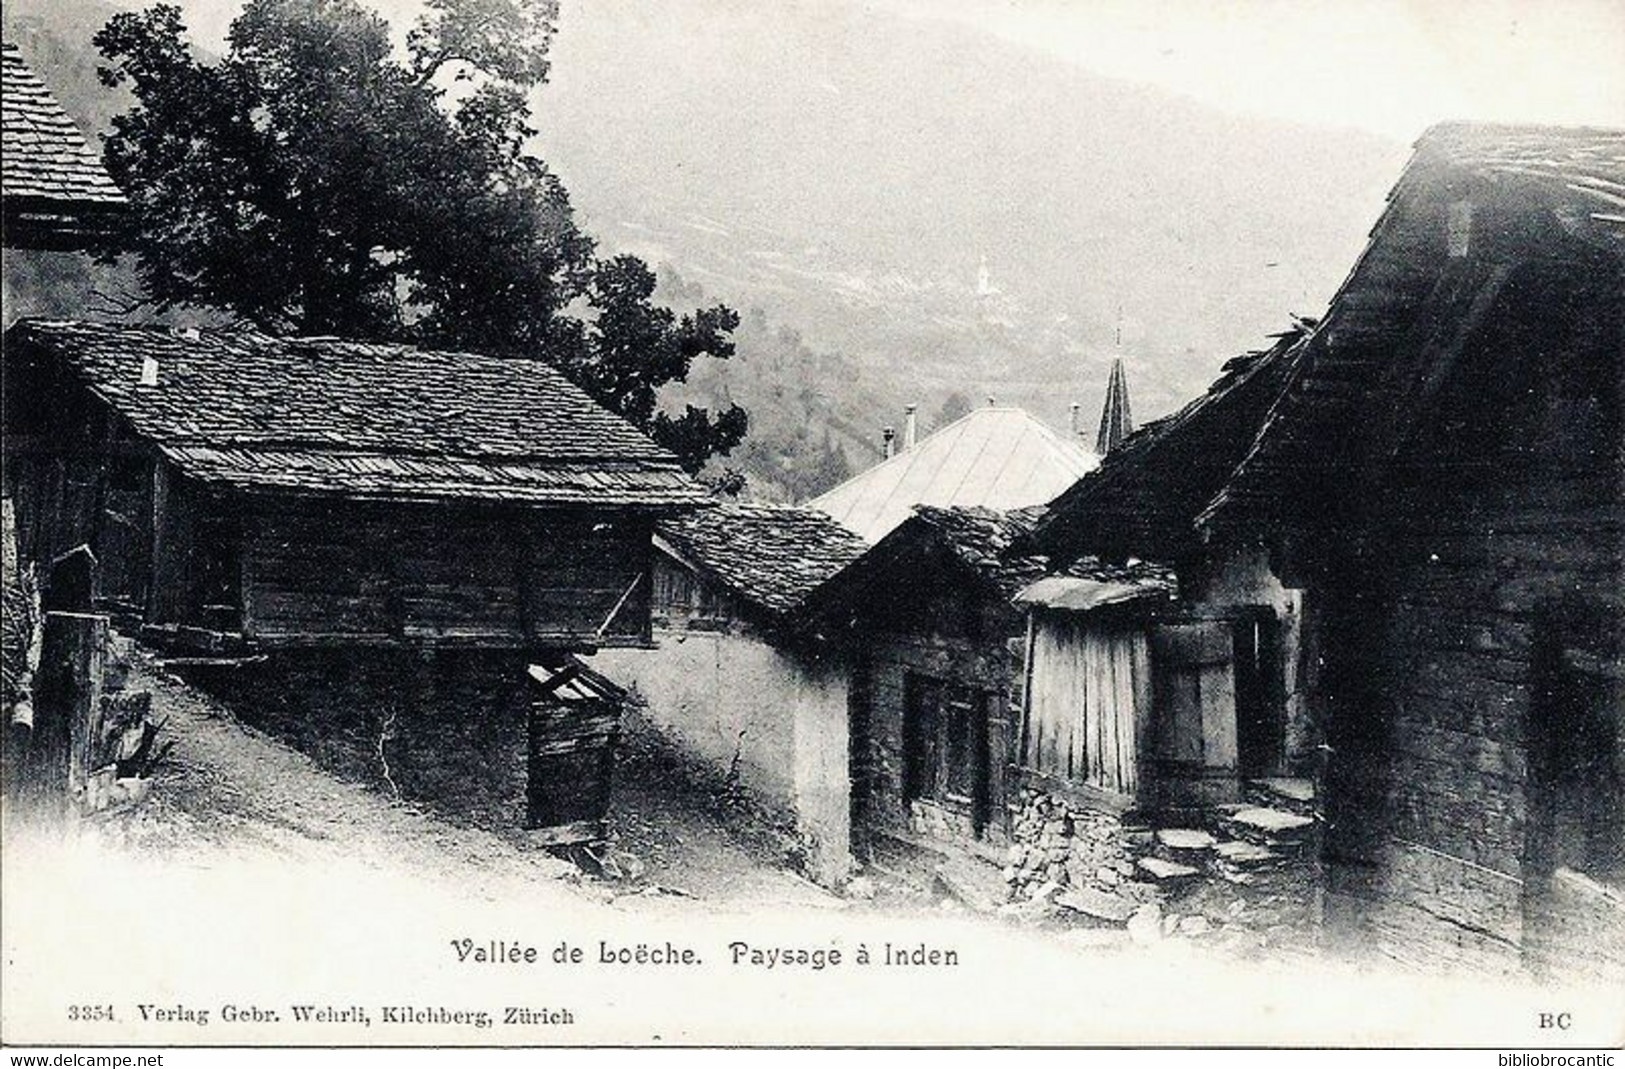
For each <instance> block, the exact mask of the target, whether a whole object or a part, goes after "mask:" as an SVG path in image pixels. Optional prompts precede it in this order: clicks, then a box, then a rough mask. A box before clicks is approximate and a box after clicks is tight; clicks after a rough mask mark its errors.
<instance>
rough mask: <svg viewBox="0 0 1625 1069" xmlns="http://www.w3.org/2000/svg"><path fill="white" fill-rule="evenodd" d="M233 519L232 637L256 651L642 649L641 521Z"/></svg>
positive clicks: (440, 515) (311, 515)
mask: <svg viewBox="0 0 1625 1069" xmlns="http://www.w3.org/2000/svg"><path fill="white" fill-rule="evenodd" d="M239 522H240V524H241V532H242V534H241V537H242V539H243V545H242V551H241V559H242V575H243V578H242V590H243V606H242V607H243V631H244V635H245V637H247V638H248V639H250V640H252V641H254V642H256V643H259V644H263V645H269V646H275V645H300V644H319V643H326V642H347V643H348V642H358V643H370V644H380V643H391V642H397V641H399V642H404V643H407V644H442V645H462V646H525V645H551V646H583V645H585V646H616V645H643V644H647V643H648V641H649V624H648V621H649V609H648V607H649V582H648V568H649V537H650V535H649V532H650V524H649V521H647V520H640V519H637V518H631V517H625V516H621V515H614V516H611V515H603V516H600V515H595V514H593V513H588V512H562V511H540V510H515V509H496V508H488V507H481V506H477V505H470V504H450V505H443V506H430V505H404V504H401V505H396V504H373V503H362V502H344V501H340V502H327V501H318V500H314V499H307V500H298V499H277V500H274V501H268V500H262V499H256V500H253V502H252V504H251V505H250V506H249V507H248V508H245V509H244V510H243V511H242V513H241V514H240V519H239Z"/></svg>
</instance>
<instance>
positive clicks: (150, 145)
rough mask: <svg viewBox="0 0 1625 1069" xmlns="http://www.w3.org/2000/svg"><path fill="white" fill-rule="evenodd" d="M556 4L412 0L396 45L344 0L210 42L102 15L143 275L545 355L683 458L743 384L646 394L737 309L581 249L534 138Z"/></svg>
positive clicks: (286, 315) (118, 162) (729, 413)
mask: <svg viewBox="0 0 1625 1069" xmlns="http://www.w3.org/2000/svg"><path fill="white" fill-rule="evenodd" d="M556 16H557V2H556V0H427V3H426V10H425V13H424V15H423V16H422V18H421V19H420V20H419V21H418V23H417V24H416V26H415V27H414V28H413V29H412V30H411V32H410V33H409V34H408V35H407V38H406V44H405V48H404V51H402V50H401V49H398V48H396V47H395V45H394V44H393V43H392V42H391V39H390V33H389V25H388V24H387V23H386V22H385V21H384V20H383V19H382V18H380V17H379V16H377V15H375V14H373V13H372V12H370V11H368V10H367V9H366V8H364V7H362V6H361V5H360V4H359V3H357V2H356V0H248V3H247V4H246V5H245V6H244V9H243V12H242V14H241V15H240V16H239V17H238V18H237V19H236V21H235V22H234V23H233V24H232V27H231V30H230V33H229V36H228V39H227V47H226V53H225V56H224V57H223V58H222V59H221V60H220V61H219V62H218V63H213V64H205V63H202V62H200V61H199V60H198V59H197V58H196V56H195V55H194V54H193V52H192V49H191V47H190V45H189V43H188V41H187V37H186V29H185V26H184V25H183V23H182V20H181V15H180V11H179V9H178V8H176V7H174V6H171V5H159V6H156V7H153V8H151V9H149V10H146V11H141V12H127V13H121V14H118V15H116V16H114V17H113V18H112V19H111V20H110V21H109V22H108V24H107V25H106V27H105V28H104V29H103V30H102V31H101V32H100V33H99V34H97V36H96V45H97V47H98V48H99V49H100V50H101V54H102V56H103V57H104V59H105V60H106V66H104V67H103V68H102V71H101V76H102V79H103V81H104V82H106V83H107V84H108V85H114V86H116V85H128V86H129V88H130V90H131V91H132V93H133V96H134V100H135V103H134V105H133V106H132V107H131V109H130V110H129V111H128V112H126V113H125V114H123V115H120V116H118V117H116V118H115V120H114V123H113V130H112V133H111V135H110V136H109V138H108V142H107V149H106V159H107V164H108V167H109V169H110V170H111V171H112V173H113V176H114V178H115V179H117V180H118V181H119V183H120V184H121V185H122V186H123V187H124V189H125V190H126V192H127V193H128V194H129V196H130V198H131V200H132V202H133V204H134V206H135V209H136V210H135V211H133V212H132V213H130V220H131V223H130V230H129V231H128V233H127V234H125V235H124V245H125V250H126V251H128V252H131V253H133V254H134V256H135V258H136V263H137V270H138V272H139V275H140V278H141V280H142V283H143V285H144V287H145V289H146V291H147V293H148V294H149V295H150V297H151V298H152V300H153V301H154V302H155V303H156V304H157V305H158V306H159V307H160V308H162V309H167V308H171V307H175V306H178V305H204V306H210V307H214V308H218V309H222V310H225V311H227V312H230V313H231V314H233V315H235V316H238V317H240V318H241V319H243V320H246V321H248V322H249V323H252V324H254V325H255V326H257V327H259V328H261V329H265V330H268V331H274V332H296V333H302V334H331V335H340V336H346V337H364V338H377V339H388V340H402V341H411V342H415V343H418V344H424V345H434V346H441V347H452V348H467V349H474V350H478V351H482V352H490V353H497V354H501V355H506V356H512V357H516V358H541V359H545V360H548V361H549V362H551V363H553V364H555V365H557V366H558V367H560V368H561V369H562V370H564V372H565V373H566V374H567V375H569V376H570V377H571V378H572V379H574V380H575V381H576V382H578V383H579V384H580V385H581V386H582V387H583V388H585V389H586V390H587V391H588V392H589V393H591V394H593V396H595V397H597V398H598V399H599V400H600V401H602V402H603V403H604V404H605V405H607V406H608V407H610V408H612V409H613V410H615V411H616V412H619V413H620V414H621V415H623V416H625V417H626V418H627V419H629V420H631V421H632V422H633V423H635V424H636V425H638V426H639V427H642V428H643V429H644V430H646V431H648V432H649V433H650V434H651V435H653V436H654V437H655V438H656V440H658V441H660V442H661V443H662V444H664V445H666V446H667V447H668V448H671V449H673V451H675V452H676V453H677V454H678V455H679V457H680V458H681V459H682V460H683V463H684V465H685V466H686V467H688V468H689V470H691V471H698V470H699V468H700V467H701V466H702V465H703V464H704V463H705V461H706V459H707V458H708V457H710V456H712V455H714V454H719V453H722V454H725V453H727V452H728V451H730V450H731V449H732V448H733V447H734V446H735V445H737V444H738V443H739V441H740V440H741V439H742V438H743V437H744V434H745V429H746V424H747V420H746V417H745V413H744V411H743V410H741V409H739V408H738V406H731V407H729V408H727V409H724V410H722V411H720V412H716V413H712V412H710V411H708V410H706V409H699V408H693V407H690V408H689V409H688V410H687V411H685V412H683V413H682V414H680V415H676V416H672V415H668V414H666V413H663V412H660V411H659V410H658V408H657V399H658V393H659V390H660V388H661V387H662V386H664V385H666V384H667V383H670V382H678V381H682V379H683V378H684V377H685V376H686V375H687V374H688V371H689V368H690V367H691V366H692V364H693V362H694V360H695V359H697V358H700V357H706V356H709V357H717V358H726V357H728V356H730V355H731V354H732V352H733V342H732V340H731V337H730V335H731V332H732V330H733V329H734V328H735V327H736V326H737V325H738V317H737V315H735V313H734V312H733V311H732V310H730V309H728V308H726V307H724V306H722V305H717V306H715V307H712V308H706V309H701V310H698V311H696V312H693V313H691V314H687V315H682V316H678V315H677V314H676V313H674V312H672V311H671V310H670V309H667V308H663V307H660V306H657V305H655V304H654V303H653V302H652V297H653V293H654V288H655V278H654V274H653V273H652V272H651V271H650V270H649V268H648V267H647V266H646V265H644V264H643V263H642V262H641V261H639V260H638V259H636V258H635V257H630V256H616V257H609V258H600V257H598V255H597V253H596V249H595V247H594V244H593V242H592V240H591V239H590V238H589V237H588V236H587V235H586V234H584V233H582V231H581V230H580V229H579V228H578V227H577V225H576V222H575V219H574V216H573V213H572V211H571V207H570V201H569V197H568V195H567V193H566V191H565V189H564V186H563V185H562V183H560V181H559V180H558V178H557V176H555V175H554V174H553V173H552V172H551V171H549V170H548V168H547V166H546V164H545V163H544V162H543V161H542V160H541V159H540V158H539V157H538V156H536V155H535V154H534V153H533V152H532V151H530V149H529V145H530V142H531V141H532V139H533V138H534V136H535V134H536V130H535V128H534V127H533V126H532V125H531V116H530V109H529V105H528V102H527V100H528V96H529V93H530V92H531V90H533V89H535V88H536V87H537V86H539V85H540V84H542V82H544V81H545V80H546V77H547V74H548V46H549V43H550V41H551V38H552V33H553V26H554V20H555V18H556Z"/></svg>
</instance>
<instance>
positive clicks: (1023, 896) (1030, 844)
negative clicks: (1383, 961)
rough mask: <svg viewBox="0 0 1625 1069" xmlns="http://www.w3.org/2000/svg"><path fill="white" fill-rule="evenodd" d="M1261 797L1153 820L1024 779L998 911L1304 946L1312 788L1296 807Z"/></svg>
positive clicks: (1309, 911) (1130, 930) (1242, 943)
mask: <svg viewBox="0 0 1625 1069" xmlns="http://www.w3.org/2000/svg"><path fill="white" fill-rule="evenodd" d="M1272 798H1273V796H1271V797H1270V798H1265V797H1257V798H1255V797H1252V796H1249V799H1248V801H1247V802H1245V803H1238V804H1231V805H1225V806H1219V807H1215V808H1213V809H1211V810H1207V811H1205V812H1204V813H1202V814H1201V815H1200V817H1199V819H1193V820H1187V821H1186V822H1185V826H1180V827H1163V828H1153V827H1151V826H1149V825H1147V824H1144V823H1137V822H1135V821H1134V820H1133V818H1129V819H1126V820H1125V819H1123V818H1119V817H1116V816H1112V815H1110V814H1105V813H1100V812H1095V811H1093V810H1090V809H1087V808H1084V807H1082V806H1079V805H1076V804H1074V803H1071V802H1068V801H1066V800H1063V799H1061V798H1058V797H1056V796H1054V795H1050V794H1045V793H1043V792H1039V791H1035V790H1030V789H1029V790H1027V791H1025V792H1024V793H1023V794H1022V796H1021V800H1020V808H1019V810H1018V811H1017V812H1016V814H1015V818H1014V820H1013V822H1012V827H1011V833H1012V839H1013V845H1012V846H1011V847H1010V850H1009V854H1008V856H1007V858H1006V865H1005V868H1004V880H1005V884H1006V886H1007V888H1008V897H1009V900H1008V902H1007V904H1006V905H1005V906H1004V907H1003V911H1004V912H1006V913H1007V914H1011V915H1015V916H1018V917H1023V918H1028V919H1045V920H1052V921H1058V922H1065V923H1068V924H1074V925H1084V926H1087V927H1093V928H1114V929H1120V930H1122V931H1123V932H1126V933H1127V935H1128V937H1129V938H1131V939H1132V940H1133V941H1135V942H1139V943H1143V942H1149V941H1154V940H1160V939H1163V938H1170V937H1173V938H1187V939H1204V940H1212V941H1215V942H1219V943H1222V944H1224V945H1225V946H1227V947H1228V948H1230V949H1233V950H1239V951H1247V950H1255V949H1258V950H1261V949H1269V948H1277V947H1288V946H1291V947H1297V948H1301V949H1303V950H1305V951H1308V950H1310V949H1312V947H1313V944H1314V935H1313V929H1314V924H1315V917H1316V916H1317V912H1318V905H1317V896H1318V889H1317V888H1318V866H1317V864H1316V860H1315V858H1316V843H1317V841H1318V829H1319V823H1318V819H1317V818H1316V817H1315V816H1314V815H1313V795H1312V793H1310V794H1309V796H1308V797H1307V798H1305V799H1301V800H1298V801H1297V802H1296V803H1295V808H1287V807H1279V808H1278V807H1275V806H1269V805H1257V804H1253V803H1254V802H1255V801H1268V800H1272ZM1297 810H1303V811H1297Z"/></svg>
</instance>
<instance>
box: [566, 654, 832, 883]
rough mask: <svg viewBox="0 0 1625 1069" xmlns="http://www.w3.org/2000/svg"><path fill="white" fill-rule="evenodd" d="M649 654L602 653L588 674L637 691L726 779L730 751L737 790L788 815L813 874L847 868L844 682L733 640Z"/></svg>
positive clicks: (659, 719) (820, 668) (657, 717)
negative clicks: (809, 855)
mask: <svg viewBox="0 0 1625 1069" xmlns="http://www.w3.org/2000/svg"><path fill="white" fill-rule="evenodd" d="M655 638H656V639H657V641H658V642H659V643H660V646H659V648H658V649H654V650H604V651H601V652H599V653H597V654H595V655H594V656H593V657H592V658H591V659H590V663H591V664H592V666H593V668H594V669H596V670H597V671H600V672H602V673H604V674H605V675H607V676H608V677H609V678H611V679H613V680H615V681H616V682H617V683H620V684H621V685H622V686H627V687H635V688H636V689H637V691H638V693H639V694H641V695H642V696H643V698H644V700H645V702H646V703H647V707H648V715H649V718H650V719H651V720H652V721H654V722H655V723H656V724H657V725H659V726H660V727H662V728H664V729H666V730H667V731H669V732H670V733H671V734H672V735H674V736H675V737H676V738H677V739H678V740H680V741H681V742H682V744H683V745H684V746H685V747H686V748H687V749H688V750H689V752H690V753H691V754H692V755H694V756H695V757H698V758H700V759H701V760H703V761H705V762H707V763H709V764H711V765H712V766H713V767H715V768H716V769H717V770H718V771H721V772H726V771H727V770H728V769H729V767H730V766H731V765H732V764H733V762H734V760H735V756H736V754H737V758H738V763H739V779H740V784H741V786H742V787H744V789H745V790H746V791H748V792H750V793H751V794H752V795H753V796H755V797H756V798H757V799H758V800H760V801H762V802H764V803H766V804H767V805H769V806H772V807H775V808H778V809H780V810H784V811H788V812H789V813H791V814H793V816H794V818H795V821H796V825H797V829H798V830H799V831H800V833H801V834H802V836H803V838H805V839H806V840H807V841H808V842H809V843H810V844H811V845H812V846H813V847H814V849H813V851H812V858H811V864H812V868H813V870H814V873H813V874H814V875H815V876H816V877H817V878H819V879H820V880H821V881H823V882H829V883H834V882H838V881H839V880H841V879H843V878H844V877H845V876H846V874H847V871H848V869H849V867H850V863H851V859H850V850H849V840H850V832H849V820H850V814H849V806H850V795H851V786H850V784H851V778H850V772H849V758H848V752H847V677H846V672H845V670H844V669H843V668H841V667H840V666H838V665H818V664H811V663H806V662H802V661H799V660H798V659H796V658H793V657H791V656H790V655H789V654H787V653H785V652H783V651H781V650H779V649H778V648H776V647H774V646H772V645H769V644H768V643H766V642H763V641H762V640H760V639H757V638H754V637H750V636H747V635H740V634H737V633H734V634H729V633H720V632H697V631H668V632H658V631H657V632H656V634H655Z"/></svg>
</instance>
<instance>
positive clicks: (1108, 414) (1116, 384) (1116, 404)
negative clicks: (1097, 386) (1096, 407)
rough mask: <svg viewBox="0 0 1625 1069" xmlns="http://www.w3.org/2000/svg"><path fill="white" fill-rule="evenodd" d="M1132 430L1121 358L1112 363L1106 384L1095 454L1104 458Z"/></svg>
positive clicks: (1126, 381) (1126, 384)
mask: <svg viewBox="0 0 1625 1069" xmlns="http://www.w3.org/2000/svg"><path fill="white" fill-rule="evenodd" d="M1133 430H1134V417H1133V416H1131V415H1130V414H1129V408H1128V380H1127V379H1125V378H1124V377H1123V358H1122V357H1118V358H1117V359H1116V360H1114V361H1112V375H1111V379H1110V380H1108V381H1107V383H1106V403H1105V404H1104V405H1103V406H1101V409H1100V433H1099V434H1097V435H1096V436H1095V452H1096V453H1098V454H1099V455H1100V456H1105V455H1106V454H1107V453H1109V452H1111V451H1112V450H1113V449H1115V448H1116V447H1117V443H1118V442H1121V441H1122V440H1123V439H1124V438H1127V437H1128V436H1129V434H1130V433H1131V432H1132V431H1133Z"/></svg>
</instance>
